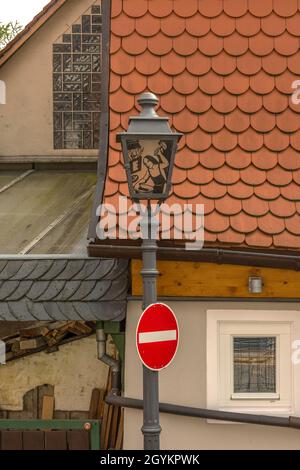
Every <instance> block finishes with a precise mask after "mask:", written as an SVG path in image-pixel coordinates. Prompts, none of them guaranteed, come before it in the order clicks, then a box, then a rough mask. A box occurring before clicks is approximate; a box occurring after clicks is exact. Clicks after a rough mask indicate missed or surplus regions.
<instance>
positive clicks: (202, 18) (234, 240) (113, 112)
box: [104, 0, 300, 249]
mask: <svg viewBox="0 0 300 470" xmlns="http://www.w3.org/2000/svg"><path fill="white" fill-rule="evenodd" d="M299 25H300V0H264V1H261V0H248V1H247V0H174V1H172V0H163V1H162V0H123V1H122V0H112V10H111V33H110V35H111V41H110V48H111V50H110V53H111V56H110V60H111V65H110V67H111V71H110V99H109V101H110V150H109V159H108V170H107V177H106V184H105V192H104V201H105V202H113V201H115V200H116V196H117V195H118V194H124V195H126V194H127V184H126V176H125V172H124V168H123V164H122V157H121V154H120V147H119V144H117V143H116V141H115V138H116V134H117V133H118V132H121V131H123V130H124V129H126V127H127V124H128V117H129V116H132V115H135V114H137V113H138V109H137V106H136V102H135V99H136V96H137V95H139V94H140V93H142V92H144V91H151V92H153V93H155V94H157V95H158V96H159V98H160V109H159V110H158V112H159V113H160V114H161V115H167V116H170V121H171V124H172V126H173V129H175V130H176V131H179V132H182V133H183V134H184V137H183V138H182V140H181V143H180V150H179V152H178V154H177V156H176V160H175V168H174V178H173V193H172V196H171V199H172V202H175V201H177V202H180V201H181V202H182V203H184V202H187V201H188V202H192V203H197V202H199V203H204V205H205V213H206V216H205V228H206V239H205V240H206V242H207V243H213V244H218V245H223V244H226V245H228V244H229V245H231V246H237V245H242V246H248V247H262V248H263V247H265V248H267V247H270V248H285V249H286V248H291V249H295V248H296V249H297V248H300V237H299V234H300V154H299V151H300V104H299V105H295V104H293V103H292V102H291V94H292V92H293V89H292V83H293V82H294V81H295V80H300V52H299V46H300V28H299Z"/></svg>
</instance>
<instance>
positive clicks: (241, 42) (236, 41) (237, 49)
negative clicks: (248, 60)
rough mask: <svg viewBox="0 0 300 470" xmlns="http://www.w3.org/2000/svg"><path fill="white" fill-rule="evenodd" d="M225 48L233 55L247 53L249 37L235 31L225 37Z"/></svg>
mask: <svg viewBox="0 0 300 470" xmlns="http://www.w3.org/2000/svg"><path fill="white" fill-rule="evenodd" d="M224 50H225V51H226V52H227V54H230V55H233V56H239V55H242V54H245V52H247V50H248V38H245V37H243V36H241V35H240V34H238V33H237V32H235V33H233V34H231V36H227V37H226V38H224Z"/></svg>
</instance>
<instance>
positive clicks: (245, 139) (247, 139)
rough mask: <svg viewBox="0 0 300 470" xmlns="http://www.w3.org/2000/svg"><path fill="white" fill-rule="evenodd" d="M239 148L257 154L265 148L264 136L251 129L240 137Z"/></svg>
mask: <svg viewBox="0 0 300 470" xmlns="http://www.w3.org/2000/svg"><path fill="white" fill-rule="evenodd" d="M238 142H239V146H240V147H241V148H242V149H243V150H246V151H247V152H256V150H259V149H260V148H261V147H262V146H263V136H262V135H261V134H258V133H257V132H255V131H254V130H253V129H252V128H251V127H249V129H247V130H246V131H245V132H243V133H242V134H239V136H238Z"/></svg>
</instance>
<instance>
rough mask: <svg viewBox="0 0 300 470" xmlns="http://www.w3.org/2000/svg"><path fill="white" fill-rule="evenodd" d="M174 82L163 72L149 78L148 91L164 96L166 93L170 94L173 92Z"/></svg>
mask: <svg viewBox="0 0 300 470" xmlns="http://www.w3.org/2000/svg"><path fill="white" fill-rule="evenodd" d="M172 87H173V81H172V77H169V75H166V74H165V73H163V72H162V71H161V70H159V71H158V72H157V73H156V74H154V75H151V76H150V77H148V89H149V90H150V91H151V92H152V93H155V94H157V95H162V94H164V93H169V91H171V90H172Z"/></svg>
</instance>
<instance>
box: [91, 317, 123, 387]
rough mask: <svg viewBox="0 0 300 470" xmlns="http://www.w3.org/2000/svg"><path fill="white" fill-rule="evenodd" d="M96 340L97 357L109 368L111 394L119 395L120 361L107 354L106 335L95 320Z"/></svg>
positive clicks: (100, 324)
mask: <svg viewBox="0 0 300 470" xmlns="http://www.w3.org/2000/svg"><path fill="white" fill-rule="evenodd" d="M96 340H97V352H98V359H99V360H100V361H102V362H103V363H104V364H106V365H107V366H109V368H110V370H111V391H110V392H109V394H110V395H111V396H117V395H120V391H121V363H120V361H118V360H117V359H114V358H113V357H111V356H109V355H108V354H107V350H106V341H107V335H106V333H105V331H104V328H103V323H102V322H97V326H96Z"/></svg>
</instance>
